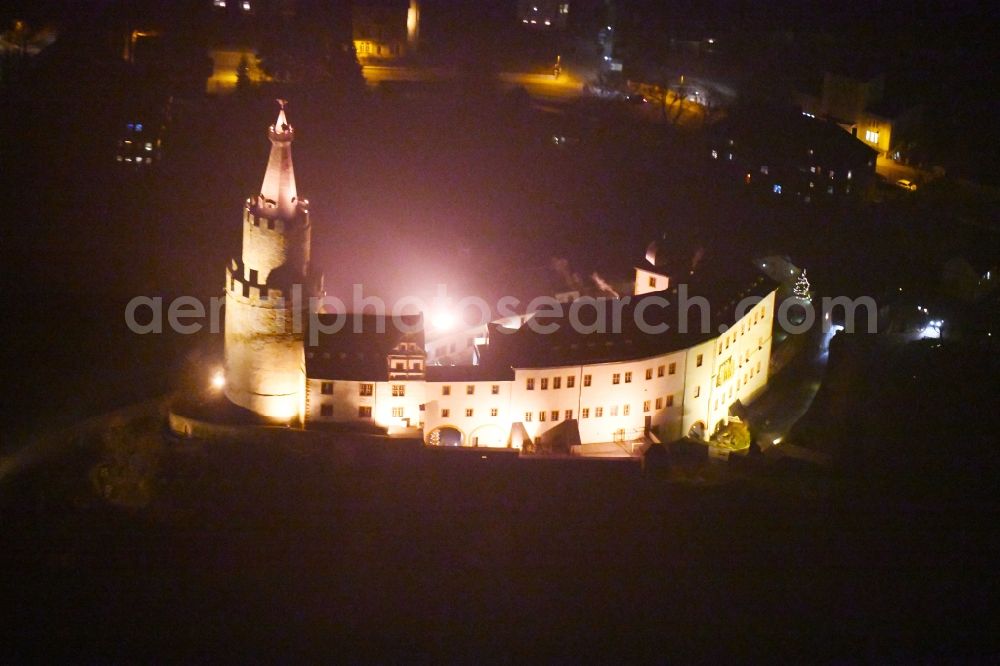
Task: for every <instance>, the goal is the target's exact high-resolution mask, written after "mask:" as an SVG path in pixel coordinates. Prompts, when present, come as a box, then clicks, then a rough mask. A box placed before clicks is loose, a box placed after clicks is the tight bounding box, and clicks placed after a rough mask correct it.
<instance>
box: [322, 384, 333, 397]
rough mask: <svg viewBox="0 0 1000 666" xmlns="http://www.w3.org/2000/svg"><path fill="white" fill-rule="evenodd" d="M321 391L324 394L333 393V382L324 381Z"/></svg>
mask: <svg viewBox="0 0 1000 666" xmlns="http://www.w3.org/2000/svg"><path fill="white" fill-rule="evenodd" d="M320 393H322V394H323V395H333V382H323V383H322V384H321V385H320Z"/></svg>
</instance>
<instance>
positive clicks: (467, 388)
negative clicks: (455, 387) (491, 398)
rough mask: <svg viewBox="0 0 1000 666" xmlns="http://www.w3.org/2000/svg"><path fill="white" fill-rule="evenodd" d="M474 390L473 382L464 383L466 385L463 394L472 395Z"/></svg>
mask: <svg viewBox="0 0 1000 666" xmlns="http://www.w3.org/2000/svg"><path fill="white" fill-rule="evenodd" d="M475 392H476V385H475V384H466V386H465V395H473V394H474V393H475Z"/></svg>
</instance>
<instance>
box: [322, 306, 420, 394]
mask: <svg viewBox="0 0 1000 666" xmlns="http://www.w3.org/2000/svg"><path fill="white" fill-rule="evenodd" d="M338 317H344V319H343V322H342V325H341V326H340V328H339V329H338V330H337V331H336V332H333V333H324V332H323V330H324V329H325V330H330V329H332V328H334V327H335V326H337V323H338ZM316 320H317V321H318V322H319V324H320V325H321V326H322V328H317V329H316V339H317V344H316V345H315V346H310V344H309V343H310V340H311V339H312V329H311V328H308V327H307V330H306V334H305V340H306V345H305V347H306V376H307V377H312V378H315V379H342V380H353V381H372V382H374V381H386V380H388V378H389V364H388V360H387V359H388V356H389V354H390V353H391V352H392V350H393V349H395V348H396V347H397V346H398V345H399V343H400V342H404V341H407V342H414V343H416V345H417V348H418V349H419V350H420V353H423V348H424V328H423V316H422V315H419V314H417V315H403V316H401V317H399V324H400V325H401V326H402V328H403V330H401V329H400V327H399V326H397V325H396V322H395V321H394V319H393V318H392V317H388V316H383V315H371V314H360V313H356V314H349V315H346V316H344V315H337V314H319V315H317V316H316ZM311 321H312V318H310V323H311Z"/></svg>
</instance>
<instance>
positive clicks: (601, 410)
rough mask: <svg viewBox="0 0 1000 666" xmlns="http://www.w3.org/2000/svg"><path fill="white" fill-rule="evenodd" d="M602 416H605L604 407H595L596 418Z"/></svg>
mask: <svg viewBox="0 0 1000 666" xmlns="http://www.w3.org/2000/svg"><path fill="white" fill-rule="evenodd" d="M602 416H604V408H603V407H594V418H600V417H602Z"/></svg>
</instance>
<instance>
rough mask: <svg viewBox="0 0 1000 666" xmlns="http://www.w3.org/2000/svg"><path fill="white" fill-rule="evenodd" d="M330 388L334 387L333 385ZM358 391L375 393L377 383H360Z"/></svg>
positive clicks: (362, 393) (364, 393)
mask: <svg viewBox="0 0 1000 666" xmlns="http://www.w3.org/2000/svg"><path fill="white" fill-rule="evenodd" d="M330 384H331V385H332V384H333V382H330ZM330 388H331V389H332V388H333V387H332V386H331V387H330ZM331 392H332V390H331ZM358 393H359V394H360V395H374V394H375V385H374V384H359V385H358Z"/></svg>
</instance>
